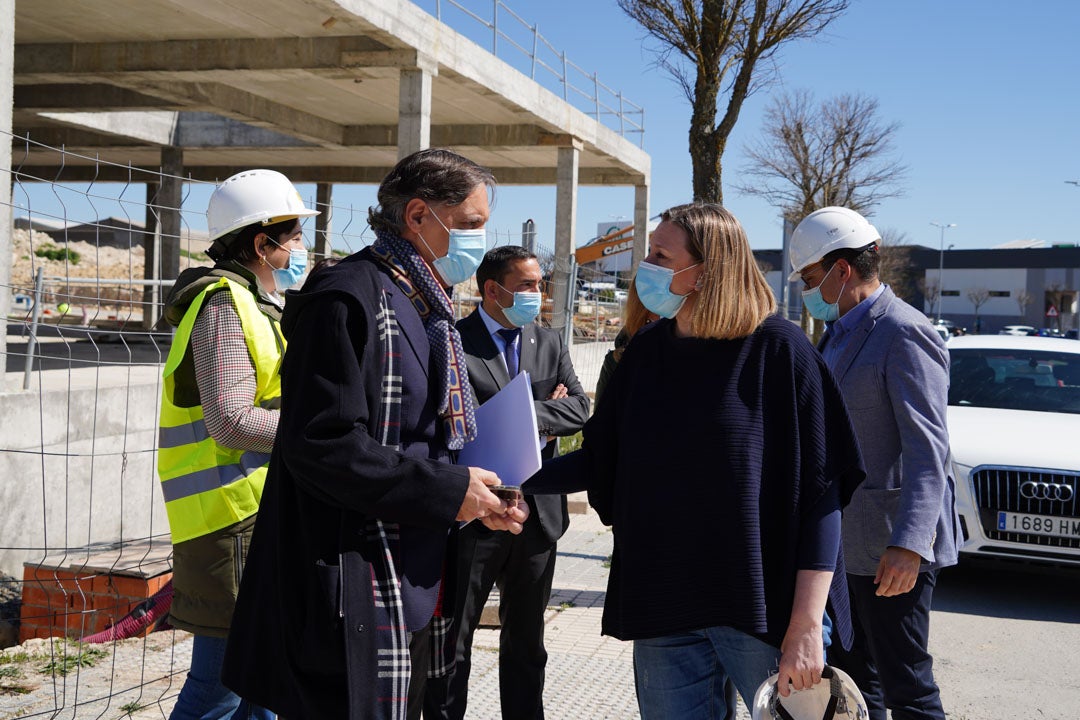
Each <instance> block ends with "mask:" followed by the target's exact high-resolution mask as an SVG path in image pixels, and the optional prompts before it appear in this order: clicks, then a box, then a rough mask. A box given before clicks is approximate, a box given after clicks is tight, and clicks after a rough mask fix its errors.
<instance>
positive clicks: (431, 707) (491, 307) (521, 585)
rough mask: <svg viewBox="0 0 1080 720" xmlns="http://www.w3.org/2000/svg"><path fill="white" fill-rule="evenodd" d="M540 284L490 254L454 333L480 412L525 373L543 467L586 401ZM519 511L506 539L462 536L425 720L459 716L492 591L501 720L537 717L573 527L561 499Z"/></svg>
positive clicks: (475, 526) (470, 528)
mask: <svg viewBox="0 0 1080 720" xmlns="http://www.w3.org/2000/svg"><path fill="white" fill-rule="evenodd" d="M541 280H542V276H541V273H540V264H539V263H538V262H537V260H536V256H535V255H533V254H532V253H530V252H529V251H528V250H525V249H524V248H521V247H518V246H516V245H506V246H502V247H497V248H495V249H493V250H491V251H489V252H488V253H487V254H486V255H485V256H484V260H483V262H482V263H481V264H480V267H479V268H478V269H477V271H476V282H477V285H478V287H479V290H480V294H481V304H480V306H479V307H478V308H477V309H476V310H475V311H473V312H472V314H470V315H469V316H468V317H466V318H464V319H463V320H461V321H460V322H459V323H458V324H457V327H458V331H459V332H460V333H461V345H462V347H463V348H464V350H465V355H466V365H467V366H468V368H469V380H470V382H471V383H472V386H473V389H474V391H475V393H476V399H477V402H479V403H481V404H483V403H484V402H486V401H487V399H488V398H490V397H491V396H493V395H494V394H495V393H497V392H498V391H499V390H500V389H501V388H502V387H503V386H505V385H506V384H507V383H509V382H510V380H511V377H512V376H514V375H516V374H517V373H518V372H527V373H529V380H530V382H531V384H532V394H533V399H534V400H535V401H536V402H535V403H534V407H535V409H536V421H537V427H538V429H539V432H540V439H541V442H546V445H544V447H543V450H542V451H541V455H542V457H543V458H545V459H546V458H550V457H553V456H554V455H555V454H556V452H557V446H558V441H557V438H558V437H560V436H564V435H573V434H574V433H576V432H577V431H578V430H580V429H581V426H582V425H584V424H585V421H586V420H587V419H588V417H589V398H588V397H587V396H586V395H585V391H584V390H582V388H581V384H580V383H579V382H578V379H577V376H576V375H575V374H574V368H573V366H572V365H571V364H570V353H569V351H568V350H567V348H566V345H565V344H564V343H563V341H562V336H561V335H560V334H559V333H558V332H557V331H555V330H551V329H548V328H542V327H540V326H539V325H536V324H535V322H533V321H534V320H535V318H536V315H537V313H538V312H539V310H540V299H541V296H540V283H541ZM525 502H527V503H528V504H529V508H530V510H531V513H530V516H529V519H528V520H527V521H526V522H525V527H524V530H523V531H522V533H521V534H520V535H518V536H515V537H514V538H513V539H511V538H510V537H509V535H508V534H507V533H499V532H492V531H491V530H488V529H487V528H485V527H484V526H483V525H481V524H480V523H470V524H469V525H467V526H465V527H464V528H463V529H462V530H461V532H460V534H459V539H458V566H457V588H458V591H457V592H458V594H457V598H456V609H455V614H454V620H455V625H456V626H457V628H458V639H457V651H456V657H455V662H454V669H453V671H452V672H451V673H450V675H449V676H448V678H447V680H446V682H445V685H443V684H437V685H436V684H429V686H428V690H427V697H426V698H425V709H424V717H425V718H435V717H438V718H451V719H453V720H461V718H463V717H464V716H465V707H466V702H467V699H468V698H467V693H468V684H469V671H470V668H471V662H470V658H471V654H472V639H473V633H474V632H475V630H476V626H477V624H478V623H479V622H480V615H481V613H482V612H483V609H484V603H485V601H486V600H487V597H488V594H489V593H490V592H491V588H492V585H494V584H496V583H497V584H498V586H499V620H500V623H501V625H502V634H501V640H500V650H499V691H500V697H501V704H502V716H503V717H504V718H514V720H528V719H531V718H543V717H544V703H543V694H544V665H545V664H546V662H547V651H546V650H545V649H544V611H545V609H546V608H547V603H548V599H549V597H550V595H551V579H552V577H553V576H554V573H555V544H556V541H557V540H558V539H559V538H560V537H561V536H562V534H563V533H564V532H566V528H567V526H568V525H569V524H570V518H569V515H568V514H567V510H566V496H565V495H536V496H528V497H527V499H526V500H525Z"/></svg>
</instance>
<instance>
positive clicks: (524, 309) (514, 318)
mask: <svg viewBox="0 0 1080 720" xmlns="http://www.w3.org/2000/svg"><path fill="white" fill-rule="evenodd" d="M495 284H496V285H499V284H498V283H495ZM499 287H501V288H502V289H503V290H506V288H504V287H503V286H502V285H499ZM506 292H510V291H509V290H506ZM541 302H542V299H541V297H540V293H538V292H516V293H514V304H513V305H511V306H510V307H508V308H505V307H503V306H502V305H499V307H500V308H502V311H503V315H504V316H506V322H508V323H510V324H511V325H514V326H515V327H525V326H526V325H528V324H529V323H531V322H532V321H533V320H535V319H536V316H537V315H539V314H540V303H541Z"/></svg>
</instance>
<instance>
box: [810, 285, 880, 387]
mask: <svg viewBox="0 0 1080 720" xmlns="http://www.w3.org/2000/svg"><path fill="white" fill-rule="evenodd" d="M887 287H888V285H886V284H885V283H881V284H880V285H878V289H877V290H875V291H874V292H873V293H872V294H871V295H870V296H869V297H867V298H864V299H863V300H862V302H860V303H859V304H858V305H856V306H855V307H853V308H851V310H849V311H848V312H847V313H846V314H845V315H844V316H843V317H841V318H840V319H839V320H837V321H836V322H834V323H832V324H831V325H829V328H828V330H826V331H825V339H824V345H823V346H822V348H821V356H822V357H823V358H825V364H826V365H828V366H829V367H830V368H833V367H836V361H837V359H838V358H839V357H840V356H841V355H842V354H843V352H844V348H846V347H847V344H848V342H849V341H850V340H851V333H850V330H851V329H852V328H853V327H855V326H857V325H858V324H859V321H860V320H862V319H863V316H864V315H866V313H868V312H870V306H871V305H873V304H874V301H875V300H877V299H878V298H879V297H881V293H883V292H885V288H887Z"/></svg>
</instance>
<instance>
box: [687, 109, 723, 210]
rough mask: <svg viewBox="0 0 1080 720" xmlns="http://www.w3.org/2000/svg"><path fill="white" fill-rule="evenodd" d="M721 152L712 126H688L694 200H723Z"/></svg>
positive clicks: (720, 201) (712, 201)
mask: <svg viewBox="0 0 1080 720" xmlns="http://www.w3.org/2000/svg"><path fill="white" fill-rule="evenodd" d="M722 153H723V150H722V149H721V147H720V145H719V144H718V143H717V142H716V139H715V135H714V132H713V130H712V126H711V125H709V126H707V127H705V128H697V127H694V126H693V125H691V127H690V164H691V167H692V168H693V172H694V200H698V201H701V202H710V203H720V204H723V202H724V190H723V187H722V186H721V184H720V157H721V155H722Z"/></svg>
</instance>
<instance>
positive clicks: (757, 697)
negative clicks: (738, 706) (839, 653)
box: [751, 665, 869, 720]
mask: <svg viewBox="0 0 1080 720" xmlns="http://www.w3.org/2000/svg"><path fill="white" fill-rule="evenodd" d="M777 677H778V676H777V675H773V676H772V677H770V678H769V679H768V680H766V681H765V682H763V683H761V686H760V687H758V690H757V692H756V693H754V706H753V707H752V708H751V713H752V715H751V717H752V719H753V720H866V718H868V717H869V713H868V712H867V709H866V703H865V701H864V700H863V696H862V693H861V692H860V691H859V687H858V686H857V685H856V684H855V681H854V680H852V679H851V677H850V676H849V675H848V674H847V673H845V672H844V671H843V670H839V669H837V668H834V667H830V666H828V665H826V666H825V669H824V670H822V671H821V682H819V683H818V684H817V685H814V686H813V687H809V688H806V689H805V690H792V691H791V694H790V695H788V696H787V697H780V693H779V691H778V689H777V687H776V680H777Z"/></svg>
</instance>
